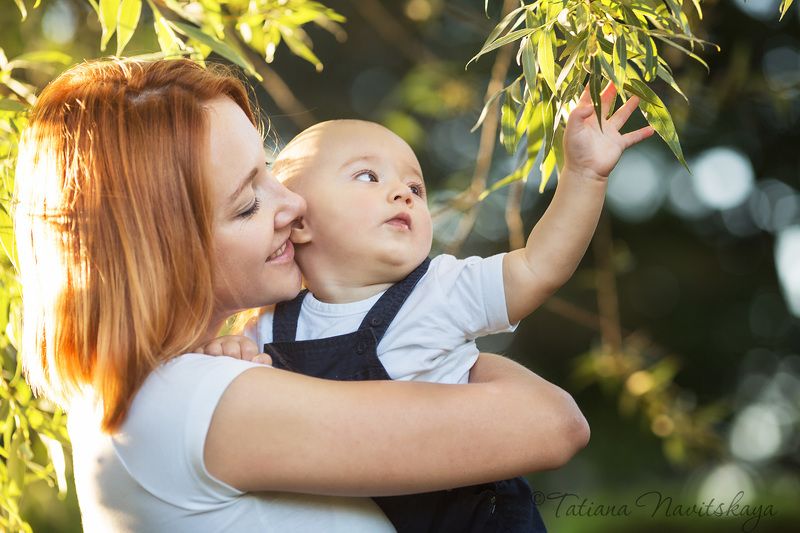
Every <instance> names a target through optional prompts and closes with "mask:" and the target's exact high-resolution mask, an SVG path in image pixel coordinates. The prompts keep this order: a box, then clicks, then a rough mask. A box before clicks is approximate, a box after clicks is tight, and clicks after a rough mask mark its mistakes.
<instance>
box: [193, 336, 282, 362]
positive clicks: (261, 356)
mask: <svg viewBox="0 0 800 533" xmlns="http://www.w3.org/2000/svg"><path fill="white" fill-rule="evenodd" d="M194 353H201V354H206V355H225V356H227V357H235V358H236V359H244V360H245V361H252V362H253V363H262V364H265V365H271V364H272V358H271V357H270V356H269V355H267V354H265V353H259V350H258V345H257V344H256V343H255V342H254V341H253V340H252V339H250V338H248V337H245V336H244V335H225V336H223V337H217V338H216V339H213V340H211V341H209V342H207V343H206V344H203V345H201V346H198V347H197V348H195V349H194Z"/></svg>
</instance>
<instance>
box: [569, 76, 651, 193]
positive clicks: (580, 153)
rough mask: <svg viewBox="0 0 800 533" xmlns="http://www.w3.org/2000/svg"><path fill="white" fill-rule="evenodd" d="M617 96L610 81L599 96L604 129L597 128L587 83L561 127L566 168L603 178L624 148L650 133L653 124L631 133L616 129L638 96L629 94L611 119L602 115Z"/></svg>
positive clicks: (626, 116) (641, 139)
mask: <svg viewBox="0 0 800 533" xmlns="http://www.w3.org/2000/svg"><path fill="white" fill-rule="evenodd" d="M616 95H617V89H616V87H615V86H614V84H613V83H609V84H608V86H607V87H606V89H605V90H604V91H603V92H602V94H601V95H600V101H601V105H600V107H601V109H602V113H601V117H602V123H603V129H602V130H600V126H599V125H598V123H597V117H596V115H595V112H594V107H593V106H592V98H591V96H589V85H586V88H585V89H584V90H583V94H582V95H581V98H580V100H579V102H578V105H577V106H576V107H575V109H573V110H572V112H571V113H570V115H569V119H568V120H567V127H566V129H565V130H564V143H563V146H564V158H565V160H564V167H565V168H568V169H570V170H572V172H577V173H578V174H584V175H586V176H591V177H594V178H596V179H600V180H605V179H606V178H608V175H609V174H610V173H611V171H612V170H613V169H614V167H615V166H616V164H617V161H619V158H620V156H621V155H622V152H623V151H625V149H626V148H628V147H630V146H632V145H634V144H636V143H638V142H640V141H643V140H644V139H647V138H648V137H650V136H651V135H653V133H654V132H655V130H654V129H653V128H652V126H646V127H644V128H641V129H638V130H635V131H632V132H630V133H624V134H623V133H620V132H619V130H620V128H622V126H623V125H624V124H625V123H626V122H627V121H628V118H630V116H631V114H632V113H633V112H634V110H636V107H637V106H638V105H639V97H638V96H635V95H634V96H631V97H630V98H629V99H628V101H627V102H625V104H623V105H622V106H621V107H620V108H619V109H617V110H616V111H615V112H614V114H613V115H612V116H611V117H610V118H608V119H607V118H605V117H606V115H608V113H609V110H610V108H611V106H612V105H613V103H614V102H615V100H616V98H615V97H616Z"/></svg>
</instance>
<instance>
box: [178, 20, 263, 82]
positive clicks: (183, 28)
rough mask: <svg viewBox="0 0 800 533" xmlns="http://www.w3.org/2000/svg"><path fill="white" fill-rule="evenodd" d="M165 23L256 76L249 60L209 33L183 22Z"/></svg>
mask: <svg viewBox="0 0 800 533" xmlns="http://www.w3.org/2000/svg"><path fill="white" fill-rule="evenodd" d="M165 21H166V22H167V24H169V25H170V26H172V27H173V28H174V29H176V30H178V31H179V32H181V33H182V34H184V35H186V36H187V37H190V38H192V39H194V40H195V41H198V42H199V43H201V44H204V45H205V46H208V47H209V48H210V49H211V50H213V51H214V52H216V53H218V54H219V55H221V56H222V57H224V58H225V59H227V60H228V61H231V62H233V63H236V64H237V65H239V66H240V67H242V68H243V69H245V70H246V71H247V73H248V74H250V75H252V76H255V75H256V71H255V69H254V68H253V65H252V64H251V63H250V62H249V61H248V60H247V59H245V58H243V57H242V56H241V55H239V52H237V51H236V50H234V49H233V48H231V47H230V46H229V45H228V44H226V43H223V42H222V41H219V40H217V39H216V38H215V37H212V36H210V35H208V34H207V33H203V32H202V31H200V30H199V29H198V28H196V27H194V26H190V25H189V24H184V23H183V22H175V21H171V20H166V19H165Z"/></svg>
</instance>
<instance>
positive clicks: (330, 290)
mask: <svg viewBox="0 0 800 533" xmlns="http://www.w3.org/2000/svg"><path fill="white" fill-rule="evenodd" d="M351 281H352V280H336V279H326V280H325V282H324V283H323V282H321V281H320V280H315V279H308V278H306V280H305V284H306V287H307V288H308V290H309V291H311V294H313V295H314V298H316V299H317V300H319V301H321V302H325V303H329V304H346V303H351V302H357V301H360V300H366V299H367V298H370V297H372V296H375V295H376V294H378V293H381V292H383V291H385V290H386V289H388V288H389V287H391V286H392V285H394V283H375V284H354V283H352V282H351Z"/></svg>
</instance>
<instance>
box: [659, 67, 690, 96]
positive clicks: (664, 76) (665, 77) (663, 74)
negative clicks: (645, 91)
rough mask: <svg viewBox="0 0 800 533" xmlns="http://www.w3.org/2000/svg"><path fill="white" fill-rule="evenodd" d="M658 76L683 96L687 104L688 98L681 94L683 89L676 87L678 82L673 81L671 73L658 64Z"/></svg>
mask: <svg viewBox="0 0 800 533" xmlns="http://www.w3.org/2000/svg"><path fill="white" fill-rule="evenodd" d="M658 77H659V78H661V79H662V80H664V81H665V82H667V83H668V84H669V86H670V87H672V88H673V89H675V92H677V93H678V94H680V95H681V96H683V99H684V100H686V103H687V104H688V103H689V99H688V98H687V97H686V95H685V94H683V91H681V88H680V87H678V84H677V83H675V80H674V79H673V78H672V74H671V73H670V72H669V70H668V69H667V68H666V67H665V66H662V65H660V64H659V65H658Z"/></svg>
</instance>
